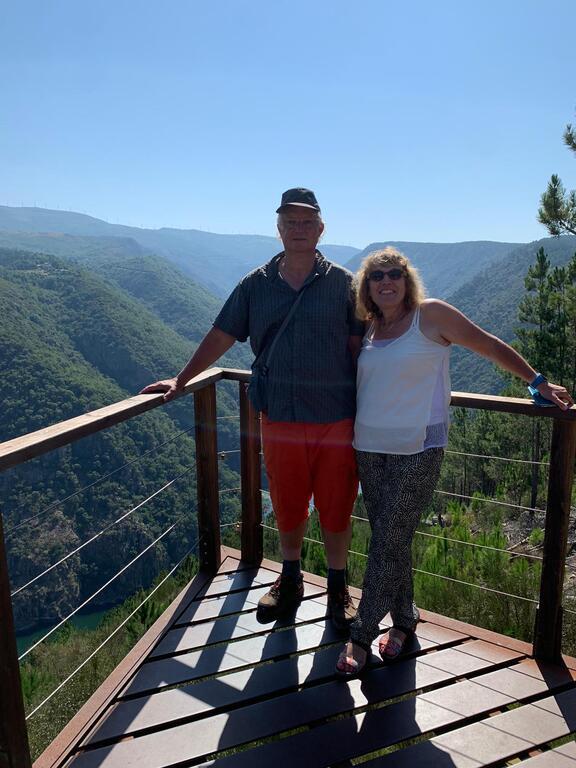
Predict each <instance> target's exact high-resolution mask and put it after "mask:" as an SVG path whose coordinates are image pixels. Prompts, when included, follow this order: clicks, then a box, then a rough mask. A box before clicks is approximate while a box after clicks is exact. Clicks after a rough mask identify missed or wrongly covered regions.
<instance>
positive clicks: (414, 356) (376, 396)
mask: <svg viewBox="0 0 576 768" xmlns="http://www.w3.org/2000/svg"><path fill="white" fill-rule="evenodd" d="M373 334H374V329H373V328H371V329H370V330H369V331H368V334H367V335H366V337H365V339H364V343H363V345H362V350H361V352H360V356H359V358H358V374H357V379H356V383H357V395H356V396H357V405H356V423H355V426H354V447H355V448H356V449H357V450H359V451H369V452H372V453H399V454H412V453H420V452H421V451H423V450H424V448H425V446H424V443H425V440H426V430H427V427H428V426H429V425H430V424H433V423H434V424H435V423H440V422H442V421H447V418H448V406H449V404H450V371H449V361H450V345H447V346H445V345H443V344H439V343H438V342H436V341H432V340H431V339H429V338H428V337H427V336H425V335H424V334H423V333H422V331H421V330H420V309H419V308H418V309H417V310H416V312H415V313H414V318H413V320H412V324H411V325H410V328H408V330H407V331H406V332H405V333H403V334H402V336H399V337H398V338H397V339H391V340H390V343H389V344H386V346H375V345H373V344H372V336H373ZM439 379H440V380H441V381H442V382H443V387H442V390H443V395H444V397H443V402H442V406H441V410H442V413H439V408H438V405H439V404H438V403H435V402H434V400H435V398H434V393H435V392H438V380H439ZM433 406H434V407H433Z"/></svg>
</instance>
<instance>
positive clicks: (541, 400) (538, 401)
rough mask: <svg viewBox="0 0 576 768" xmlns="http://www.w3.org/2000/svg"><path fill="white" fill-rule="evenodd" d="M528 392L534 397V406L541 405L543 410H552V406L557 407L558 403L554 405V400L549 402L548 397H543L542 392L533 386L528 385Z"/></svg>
mask: <svg viewBox="0 0 576 768" xmlns="http://www.w3.org/2000/svg"><path fill="white" fill-rule="evenodd" d="M540 383H542V382H540ZM528 392H530V394H531V395H532V401H533V402H534V405H539V406H540V407H541V408H550V407H551V406H555V405H556V403H553V402H552V400H548V398H547V397H544V395H541V394H540V392H538V390H537V389H535V387H533V386H532V384H529V385H528Z"/></svg>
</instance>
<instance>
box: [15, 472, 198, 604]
mask: <svg viewBox="0 0 576 768" xmlns="http://www.w3.org/2000/svg"><path fill="white" fill-rule="evenodd" d="M192 469H193V467H189V468H188V469H187V470H185V471H184V472H182V474H180V475H178V476H177V477H174V478H173V479H172V480H170V481H169V482H168V483H166V484H165V485H163V486H162V487H161V488H158V490H156V491H154V493H152V494H151V495H150V496H148V497H147V498H146V499H144V500H143V501H141V502H140V503H139V504H137V505H136V506H135V507H132V509H129V510H128V512H125V513H124V514H123V515H121V516H120V517H119V518H117V519H116V520H114V521H113V522H112V523H109V524H108V525H106V526H104V528H102V529H101V530H100V531H98V533H95V534H94V535H93V536H91V537H90V538H89V539H87V540H86V541H85V542H84V543H83V544H80V546H78V547H76V549H73V550H72V551H71V552H69V553H68V554H67V555H64V557H61V558H60V560H58V561H57V562H56V563H53V564H52V565H50V566H48V568H46V569H45V570H43V571H42V573H39V574H38V575H37V576H34V578H33V579H30V581H28V582H26V584H23V585H22V586H21V587H18V588H17V589H15V590H14V591H13V592H11V593H10V594H11V597H15V596H16V595H18V594H19V593H20V592H22V591H23V590H25V589H27V587H29V586H31V585H32V584H34V582H36V581H38V580H39V579H41V578H42V577H43V576H45V575H46V574H47V573H50V571H53V570H54V568H57V567H58V566H59V565H62V563H65V562H66V560H69V559H70V558H71V557H73V556H74V555H77V554H78V552H80V551H81V550H82V549H84V547H87V546H88V544H92V542H94V541H96V539H99V538H100V536H102V535H103V534H104V533H106V532H107V531H109V530H110V529H111V528H113V527H114V526H115V525H118V523H121V522H122V521H123V520H125V519H126V518H127V517H130V515H132V514H134V512H137V511H138V510H139V509H141V508H142V507H143V506H145V505H146V504H147V503H148V502H149V501H151V500H152V499H153V498H155V497H156V496H158V495H160V494H161V493H162V492H163V491H165V490H166V489H167V488H169V487H170V486H171V485H173V484H174V483H175V482H177V481H178V480H180V479H181V478H182V477H184V476H185V475H187V474H189V473H190V472H191V471H192Z"/></svg>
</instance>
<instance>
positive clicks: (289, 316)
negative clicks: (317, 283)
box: [258, 273, 318, 368]
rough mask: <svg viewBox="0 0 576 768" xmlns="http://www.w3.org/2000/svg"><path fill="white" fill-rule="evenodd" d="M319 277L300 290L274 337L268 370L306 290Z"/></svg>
mask: <svg viewBox="0 0 576 768" xmlns="http://www.w3.org/2000/svg"><path fill="white" fill-rule="evenodd" d="M317 277H318V273H316V274H315V275H314V277H313V278H312V280H310V282H309V283H307V284H306V285H305V286H303V287H302V288H301V289H300V291H299V292H298V296H296V298H295V299H294V303H293V304H292V306H291V307H290V311H289V312H288V314H287V315H286V317H285V318H284V320H283V321H282V325H281V326H280V328H278V331H277V332H276V335H275V336H274V339H273V341H272V344H270V349H269V350H268V354H267V355H266V359H265V360H264V361H263V365H264V367H265V368H267V367H268V365H269V363H270V359H271V358H272V353H273V352H274V349H275V347H276V344H277V343H278V340H279V339H280V336H282V334H283V333H284V331H285V330H286V326H287V325H288V323H289V322H290V320H292V318H293V317H294V313H295V312H296V309H297V308H298V304H299V303H300V299H301V298H302V296H303V295H304V292H305V290H306V289H307V288H308V287H309V286H310V285H312V283H313V282H314V280H315V279H316V278H317ZM261 352H262V350H260V352H259V353H258V356H260V354H261Z"/></svg>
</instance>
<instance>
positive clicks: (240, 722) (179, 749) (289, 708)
mask: <svg viewBox="0 0 576 768" xmlns="http://www.w3.org/2000/svg"><path fill="white" fill-rule="evenodd" d="M388 672H389V670H388V669H387V668H380V669H379V670H377V671H376V672H375V673H373V674H372V681H374V680H375V679H378V680H379V682H380V685H379V686H378V690H376V688H374V687H373V688H372V689H371V690H370V689H369V688H368V690H370V693H369V694H368V695H367V693H366V690H367V686H366V685H365V684H363V683H362V681H360V680H355V681H351V682H350V684H348V685H343V684H341V683H329V684H326V685H324V686H319V687H315V688H312V689H307V690H305V691H299V692H296V693H292V694H288V695H286V696H283V697H281V698H280V699H276V700H274V701H265V702H262V703H259V704H255V705H252V706H249V707H245V708H242V709H239V710H234V711H233V712H227V713H225V714H222V715H216V716H215V717H212V718H210V719H209V720H202V721H199V722H196V723H187V724H184V725H181V726H177V727H174V728H171V729H169V730H168V731H162V732H159V733H153V734H145V735H143V736H141V737H139V738H137V739H133V740H131V741H129V742H121V743H119V744H115V745H113V746H111V747H102V748H100V749H95V750H93V751H90V752H87V753H84V754H82V755H80V756H79V757H78V758H76V759H75V760H74V761H73V763H72V766H73V768H92V766H96V765H98V766H102V768H112V766H121V765H122V766H129V765H139V766H140V768H160V766H164V765H167V764H168V765H170V764H177V763H180V762H184V761H187V760H190V759H193V758H196V757H198V756H201V755H202V754H209V753H211V752H215V751H218V750H225V749H229V748H231V747H233V746H236V745H239V744H243V743H247V742H250V741H252V740H254V739H259V738H265V737H266V736H269V735H272V734H274V733H277V732H281V731H285V730H288V729H291V728H295V727H298V726H299V725H302V724H305V723H310V722H314V721H317V720H318V719H319V718H320V719H322V718H324V717H325V716H327V715H336V714H341V713H345V712H350V711H351V710H352V709H354V708H357V707H360V706H365V705H366V704H367V703H370V702H373V701H381V700H382V698H383V697H384V698H387V696H388V694H387V685H386V682H387V680H386V677H387V673H388ZM413 684H414V681H411V685H413ZM470 685H471V684H470V683H468V681H465V682H464V683H455V684H454V685H452V686H448V687H447V688H443V689H441V691H443V692H444V699H443V704H441V705H437V704H435V703H430V702H428V701H426V700H425V699H423V698H422V697H416V698H415V699H412V700H405V701H402V702H399V703H396V704H391V705H390V706H388V707H385V708H383V709H372V710H369V711H368V712H366V713H363V714H361V715H358V716H356V717H351V718H348V720H347V721H344V720H340V721H338V722H335V723H330V724H329V725H327V726H319V730H320V729H322V730H323V731H325V732H326V733H329V734H330V738H329V739H326V738H325V735H324V734H323V738H322V747H321V748H318V747H317V748H316V749H315V752H316V754H314V755H312V754H309V755H308V756H307V757H306V760H305V761H304V762H302V761H299V762H302V764H305V765H306V766H326V765H330V763H331V762H332V761H333V760H335V759H338V760H343V759H345V758H351V757H353V756H355V755H359V754H362V753H363V752H366V751H370V750H371V749H375V748H381V747H383V746H387V745H388V744H393V743H396V742H397V741H398V740H399V739H403V738H410V737H411V736H413V735H415V734H416V733H419V732H421V731H429V730H432V729H434V728H438V727H443V726H446V725H447V724H450V723H453V722H457V721H458V720H459V719H460V718H461V715H460V714H459V713H458V712H456V711H453V710H452V709H451V708H450V705H451V704H452V703H453V702H454V701H455V700H458V701H459V700H461V699H462V698H464V697H465V695H464V694H461V695H460V694H456V691H457V690H458V689H460V688H462V687H463V686H465V687H466V690H467V691H468V692H469V686H470ZM411 690H413V687H412V688H411ZM439 693H440V691H439ZM440 698H441V697H440ZM468 698H469V699H470V700H469V704H468V710H469V711H470V712H471V713H472V714H474V715H477V714H479V713H481V712H485V711H490V710H492V709H494V708H496V707H498V706H501V705H503V704H504V703H506V702H507V701H508V700H509V697H505V696H503V695H502V694H499V693H497V692H495V691H490V689H488V688H484V689H482V688H480V687H479V686H478V692H476V693H475V695H474V696H473V697H472V698H470V697H468ZM357 725H358V726H359V727H358V729H357V730H356V733H355V735H354V736H353V735H352V731H351V729H350V726H352V728H354V729H356V726H357ZM334 726H335V727H336V728H334ZM335 730H336V731H340V733H339V736H338V737H335V733H334V731H335ZM342 731H344V733H342ZM347 731H350V734H347V733H346V732H347ZM306 735H308V734H306ZM297 738H298V737H294V738H292V739H290V740H283V741H282V742H281V743H275V744H273V745H270V746H273V748H274V749H275V750H276V751H278V749H280V750H281V751H283V750H284V749H287V748H289V745H290V743H291V742H294V741H295V740H296V739H297ZM366 747H368V749H366ZM327 751H328V754H327ZM256 752H260V749H256V750H254V754H250V753H242V755H243V756H244V757H245V756H246V755H247V754H250V756H251V758H252V763H251V764H252V765H271V764H274V765H279V764H278V762H277V761H276V759H274V761H273V762H272V761H271V760H269V759H266V760H264V759H262V757H261V755H258V757H256V754H255V753H256ZM167 757H168V760H169V762H167ZM241 757H242V756H241ZM254 761H255V762H254ZM280 764H281V765H287V763H286V761H285V759H284V758H283V759H282V761H281V763H280ZM292 764H297V763H292Z"/></svg>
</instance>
